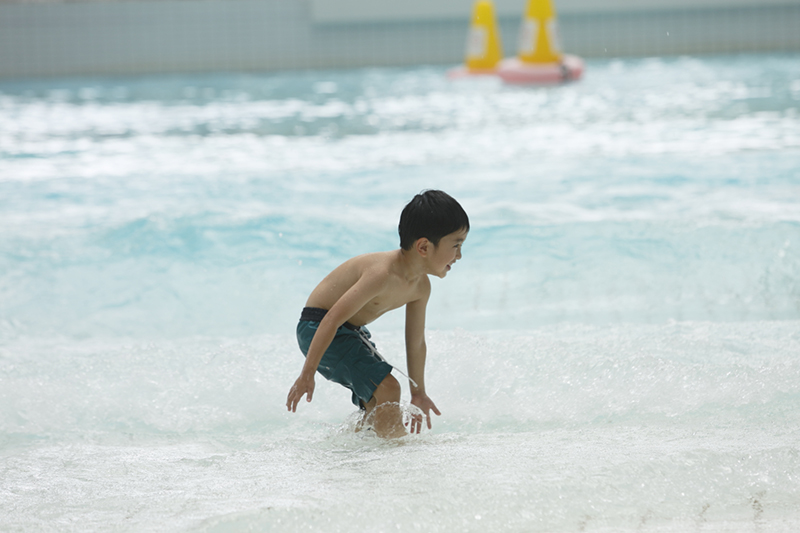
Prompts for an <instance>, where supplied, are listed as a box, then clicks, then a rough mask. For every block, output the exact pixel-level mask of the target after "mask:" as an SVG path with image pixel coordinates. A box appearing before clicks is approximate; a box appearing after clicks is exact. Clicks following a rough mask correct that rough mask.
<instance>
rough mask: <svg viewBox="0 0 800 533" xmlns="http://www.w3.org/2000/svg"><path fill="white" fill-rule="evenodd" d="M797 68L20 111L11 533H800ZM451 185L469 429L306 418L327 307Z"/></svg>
mask: <svg viewBox="0 0 800 533" xmlns="http://www.w3.org/2000/svg"><path fill="white" fill-rule="evenodd" d="M799 59H800V58H798V56H797V55H796V54H784V55H780V54H778V55H746V56H730V57H682V58H647V59H626V60H613V61H590V62H589V63H588V65H587V74H586V77H585V79H584V80H582V81H581V82H580V83H576V84H572V85H567V86H563V87H555V88H521V87H506V86H503V85H502V84H501V83H499V82H498V81H497V80H494V79H475V80H463V81H460V82H450V81H448V80H447V79H446V76H445V72H446V69H445V68H439V67H418V68H409V69H363V70H348V71H308V72H287V73H272V74H218V75H196V76H187V75H180V76H177V75H176V76H158V77H138V78H102V79H101V78H74V79H51V80H37V81H33V80H19V81H3V82H0V479H2V480H3V481H2V486H1V487H0V509H2V511H0V529H7V530H12V531H16V530H31V531H33V530H36V531H106V530H108V529H113V530H119V531H145V530H146V531H242V530H258V531H282V532H283V531H364V532H372V531H389V530H391V531H398V530H399V531H409V530H410V531H714V532H717V531H737V532H738V531H754V532H755V531H767V530H768V531H796V530H797V528H798V526H800V503H798V502H800V444H799V443H800V429H798V428H800V409H798V406H799V405H800V281H798V280H800V69H798V68H797V65H798V61H799ZM427 188H440V189H443V190H445V191H447V192H448V193H450V194H451V195H453V196H454V197H456V198H457V199H458V200H459V201H460V202H461V203H462V205H463V206H464V207H465V209H466V211H467V212H468V213H469V215H470V220H471V224H472V229H471V231H470V235H469V238H468V239H467V241H466V243H465V245H464V249H463V255H464V257H463V259H462V260H461V261H459V262H458V263H456V265H455V266H454V268H453V270H452V271H451V272H450V273H449V274H448V276H447V277H446V279H444V280H438V279H436V280H433V283H432V284H433V294H432V296H431V300H430V303H429V306H428V319H427V339H428V364H427V379H426V381H427V386H428V391H429V394H430V396H431V397H432V399H433V400H434V401H435V402H436V404H437V405H438V407H439V408H440V410H441V411H442V416H441V417H434V420H433V421H432V422H433V429H432V430H431V431H426V432H424V433H423V434H422V435H419V436H411V437H407V438H405V439H402V440H401V441H399V442H383V441H380V440H379V439H377V438H374V437H371V436H370V435H369V434H364V433H354V432H353V431H352V426H353V424H354V417H355V416H356V415H355V413H354V412H353V411H354V410H353V407H352V404H350V402H349V393H348V391H346V390H344V389H342V388H340V387H338V386H336V385H333V384H329V383H327V382H325V381H324V379H322V378H318V379H317V390H316V393H315V397H314V401H313V402H312V403H310V404H306V403H305V402H304V403H303V404H302V405H301V406H300V407H299V409H298V412H297V413H294V414H291V413H287V412H286V410H285V406H284V404H285V398H286V393H287V392H288V389H289V387H290V386H291V384H292V383H293V381H294V379H295V378H296V376H297V374H298V373H299V371H300V367H301V365H302V357H301V355H300V352H299V350H298V349H297V347H296V341H295V340H294V326H295V324H296V321H297V318H298V317H299V313H300V309H301V308H302V306H303V304H304V303H305V299H306V297H307V296H308V293H309V292H310V291H311V289H313V287H314V286H315V284H316V283H317V282H319V280H320V279H321V278H322V277H323V276H324V275H325V274H327V272H328V271H330V270H331V269H332V268H334V267H335V266H336V265H338V264H339V263H341V262H342V261H344V260H345V259H347V258H349V257H351V256H353V255H357V254H361V253H366V252H370V251H376V250H389V249H393V248H396V247H397V246H398V238H397V234H396V227H397V221H398V218H399V214H400V211H401V210H402V208H403V206H404V205H405V203H406V202H408V200H409V199H410V198H411V197H412V196H413V195H414V194H416V193H417V192H419V191H420V190H423V189H427ZM402 328H403V313H402V311H397V312H395V313H393V314H389V315H386V316H384V317H382V318H381V319H380V320H378V321H377V322H375V323H374V324H373V325H371V327H370V329H371V331H372V333H373V338H374V340H375V341H376V343H377V344H378V347H379V348H380V349H381V351H382V352H383V353H384V355H385V356H387V358H388V359H389V360H390V362H393V363H394V364H396V365H398V366H400V367H404V362H403V359H404V355H403V335H402ZM401 381H402V379H401ZM407 400H408V388H407V387H406V386H405V384H404V401H407Z"/></svg>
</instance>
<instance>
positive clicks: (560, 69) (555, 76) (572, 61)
mask: <svg viewBox="0 0 800 533" xmlns="http://www.w3.org/2000/svg"><path fill="white" fill-rule="evenodd" d="M497 75H498V76H500V78H502V80H503V81H504V82H506V83H511V84H515V85H556V84H559V83H566V82H569V81H575V80H579V79H580V78H581V76H583V59H581V58H580V57H577V56H571V55H565V56H563V57H562V58H561V61H559V62H555V63H524V62H522V61H520V60H519V59H518V58H516V57H512V58H508V59H504V60H502V61H501V62H500V64H499V65H498V66H497Z"/></svg>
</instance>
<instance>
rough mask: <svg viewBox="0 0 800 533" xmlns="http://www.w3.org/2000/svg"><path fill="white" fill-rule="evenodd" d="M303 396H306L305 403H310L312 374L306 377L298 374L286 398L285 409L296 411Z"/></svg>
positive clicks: (312, 385) (312, 390)
mask: <svg viewBox="0 0 800 533" xmlns="http://www.w3.org/2000/svg"><path fill="white" fill-rule="evenodd" d="M304 394H307V395H308V396H307V397H306V401H307V402H310V401H311V397H312V396H314V374H311V375H310V376H306V375H304V374H300V377H299V378H297V381H295V382H294V385H292V388H291V389H289V396H288V397H287V398H286V409H287V410H289V411H291V412H293V413H294V412H296V411H297V404H299V403H300V399H301V398H302V397H303V395H304Z"/></svg>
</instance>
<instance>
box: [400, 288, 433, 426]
mask: <svg viewBox="0 0 800 533" xmlns="http://www.w3.org/2000/svg"><path fill="white" fill-rule="evenodd" d="M426 289H427V290H426V291H425V294H424V296H423V297H422V298H420V299H419V300H414V301H413V302H409V303H407V304H406V364H407V365H408V376H409V377H410V378H411V379H412V380H413V382H410V383H409V387H410V388H411V404H412V405H415V406H416V407H418V408H419V409H421V410H422V412H423V413H425V417H426V418H427V420H428V429H430V428H431V417H430V411H433V412H434V413H436V414H437V415H441V414H442V413H440V412H439V409H437V408H436V405H435V404H434V403H433V401H432V400H431V399H430V398H428V394H427V393H426V392H425V358H426V357H427V353H428V349H427V345H426V344H425V310H426V307H427V305H428V298H429V296H430V285H428V286H427V287H426ZM414 383H416V386H415V385H414ZM421 429H422V420H421V417H414V418H412V419H411V432H412V433H419V432H420V430H421Z"/></svg>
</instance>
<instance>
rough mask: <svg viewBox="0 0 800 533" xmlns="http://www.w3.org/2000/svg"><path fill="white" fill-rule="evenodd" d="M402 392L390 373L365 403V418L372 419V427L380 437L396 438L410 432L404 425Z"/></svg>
mask: <svg viewBox="0 0 800 533" xmlns="http://www.w3.org/2000/svg"><path fill="white" fill-rule="evenodd" d="M400 392H401V390H400V383H398V381H397V379H396V378H395V377H394V376H393V375H391V374H389V375H387V376H386V377H385V378H384V379H383V381H381V382H380V383H379V384H378V387H377V388H376V389H375V392H374V393H373V394H372V398H371V399H370V401H369V402H367V403H366V404H365V405H364V408H365V409H366V413H364V418H365V419H367V418H369V419H371V421H372V429H373V430H374V431H375V434H376V435H377V436H379V437H383V438H385V439H395V438H397V437H404V436H406V435H407V434H408V432H407V431H406V428H405V426H404V425H403V411H402V409H400Z"/></svg>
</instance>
